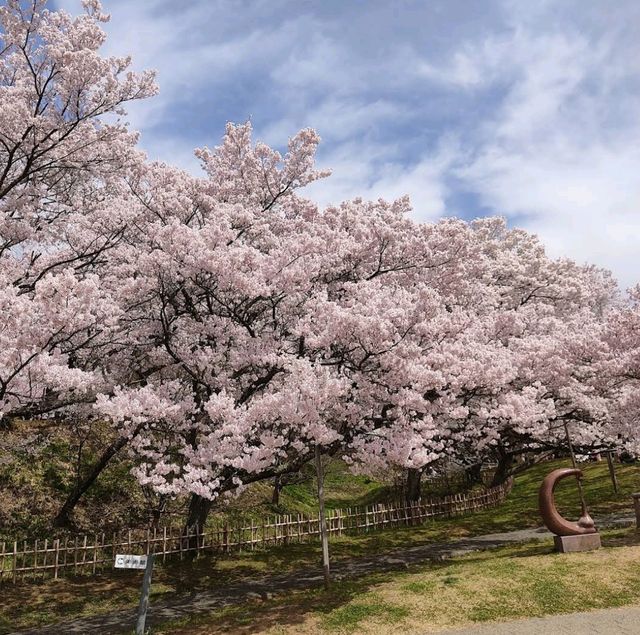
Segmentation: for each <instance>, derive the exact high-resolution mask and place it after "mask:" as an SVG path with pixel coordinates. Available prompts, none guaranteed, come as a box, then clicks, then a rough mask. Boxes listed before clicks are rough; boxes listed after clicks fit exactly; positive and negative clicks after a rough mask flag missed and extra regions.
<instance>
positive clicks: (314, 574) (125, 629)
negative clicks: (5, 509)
mask: <svg viewBox="0 0 640 635" xmlns="http://www.w3.org/2000/svg"><path fill="white" fill-rule="evenodd" d="M608 520H609V519H606V520H605V519H600V520H599V526H602V527H603V526H606V524H610V523H607V521H608ZM610 520H611V521H613V522H615V523H616V524H622V523H623V522H624V524H628V523H629V522H632V521H630V520H629V519H628V518H625V519H624V521H622V520H621V519H619V518H618V517H616V518H615V519H614V518H611V519H610ZM550 537H551V534H550V533H549V532H548V531H547V530H546V529H544V528H539V529H520V530H517V531H509V532H504V533H497V534H486V535H484V536H475V537H473V538H462V539H460V540H455V541H451V542H446V543H437V544H427V545H419V546H416V547H409V548H403V549H399V550H395V551H390V552H388V553H386V554H383V555H377V556H368V557H364V558H353V559H351V560H347V561H343V562H336V563H335V564H334V565H332V573H333V576H334V578H337V579H339V578H356V577H359V576H363V575H367V574H370V573H376V572H383V571H393V570H402V569H406V568H407V567H409V566H410V565H417V564H422V563H425V562H429V561H434V560H436V561H438V560H443V559H447V558H452V557H456V556H462V555H464V554H467V553H471V552H473V551H481V550H484V549H494V548H496V547H502V546H506V545H510V544H516V543H520V542H527V541H529V540H536V539H546V540H548V539H549V538H550ZM322 583H323V579H322V572H321V570H320V569H313V570H303V571H295V572H292V573H287V574H282V575H269V576H264V577H262V578H259V579H254V580H242V581H238V582H234V583H233V584H229V585H227V586H225V587H224V588H221V589H211V590H207V591H201V592H198V593H190V594H175V595H172V596H171V597H170V598H167V599H165V600H159V601H157V602H154V603H153V604H152V605H151V606H150V607H149V614H148V617H147V625H150V626H153V625H154V624H161V623H162V622H165V621H167V620H174V619H178V618H183V617H186V616H189V615H195V614H198V613H208V612H211V611H215V610H218V609H220V608H223V607H225V606H230V605H237V604H240V603H242V602H245V601H247V600H251V599H257V598H262V599H269V598H270V597H272V596H273V595H274V593H282V592H286V591H297V590H303V589H309V588H314V587H316V588H317V587H320V586H322ZM132 624H135V611H134V610H122V611H116V612H113V613H107V614H103V615H97V616H95V617H90V618H80V619H76V620H72V621H69V622H62V623H58V624H54V625H51V626H46V627H43V628H39V629H30V630H22V631H15V633H14V635H16V634H18V633H19V634H20V635H53V634H55V635H61V634H64V635H86V634H87V633H92V632H95V633H100V635H115V634H119V633H130V632H131V629H132ZM470 632H473V631H470ZM488 632H493V631H488ZM507 632H509V633H511V632H513V631H505V633H507ZM538 632H542V631H538ZM549 632H550V633H553V631H549ZM635 632H636V633H640V626H639V627H638V629H637V630H636V631H635ZM576 633H579V631H578V632H576V631H574V634H576Z"/></svg>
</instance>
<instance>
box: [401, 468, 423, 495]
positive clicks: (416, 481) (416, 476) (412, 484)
mask: <svg viewBox="0 0 640 635" xmlns="http://www.w3.org/2000/svg"><path fill="white" fill-rule="evenodd" d="M421 479H422V470H419V469H416V468H413V467H410V468H409V469H408V470H407V483H406V486H405V491H404V497H405V500H406V501H407V503H415V502H417V501H418V500H420V494H421V483H420V481H421Z"/></svg>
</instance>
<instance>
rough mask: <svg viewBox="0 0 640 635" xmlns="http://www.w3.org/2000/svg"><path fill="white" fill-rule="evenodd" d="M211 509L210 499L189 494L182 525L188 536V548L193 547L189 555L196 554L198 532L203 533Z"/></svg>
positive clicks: (193, 555) (198, 539)
mask: <svg viewBox="0 0 640 635" xmlns="http://www.w3.org/2000/svg"><path fill="white" fill-rule="evenodd" d="M210 511H211V501H210V500H209V499H208V498H204V497H202V496H199V495H198V494H191V499H190V500H189V511H188V512H187V522H186V524H185V527H184V534H185V535H186V536H190V537H189V549H193V550H194V551H192V552H191V556H192V557H195V556H196V553H197V552H196V551H195V550H196V549H197V548H198V546H199V541H200V538H199V537H198V534H202V533H204V528H205V526H206V524H207V518H208V517H209V512H210Z"/></svg>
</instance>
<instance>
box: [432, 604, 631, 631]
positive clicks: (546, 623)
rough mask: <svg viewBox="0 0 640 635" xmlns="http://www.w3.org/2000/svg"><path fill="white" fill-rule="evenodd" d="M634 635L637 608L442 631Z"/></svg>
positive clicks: (554, 616) (537, 618)
mask: <svg viewBox="0 0 640 635" xmlns="http://www.w3.org/2000/svg"><path fill="white" fill-rule="evenodd" d="M541 633H549V634H553V635H614V634H615V635H638V633H640V607H636V606H634V607H626V608H621V609H607V610H604V611H589V612H588V613H570V614H568V615H553V616H548V617H536V618H532V619H528V620H515V621H512V622H504V623H502V624H496V623H495V622H493V623H491V624H483V625H482V626H473V627H472V628H468V629H463V630H455V631H445V632H444V633H442V635H540V634H541Z"/></svg>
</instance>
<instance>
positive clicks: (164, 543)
mask: <svg viewBox="0 0 640 635" xmlns="http://www.w3.org/2000/svg"><path fill="white" fill-rule="evenodd" d="M166 559H167V526H166V525H165V526H164V527H163V528H162V564H164V563H165V561H166Z"/></svg>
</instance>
